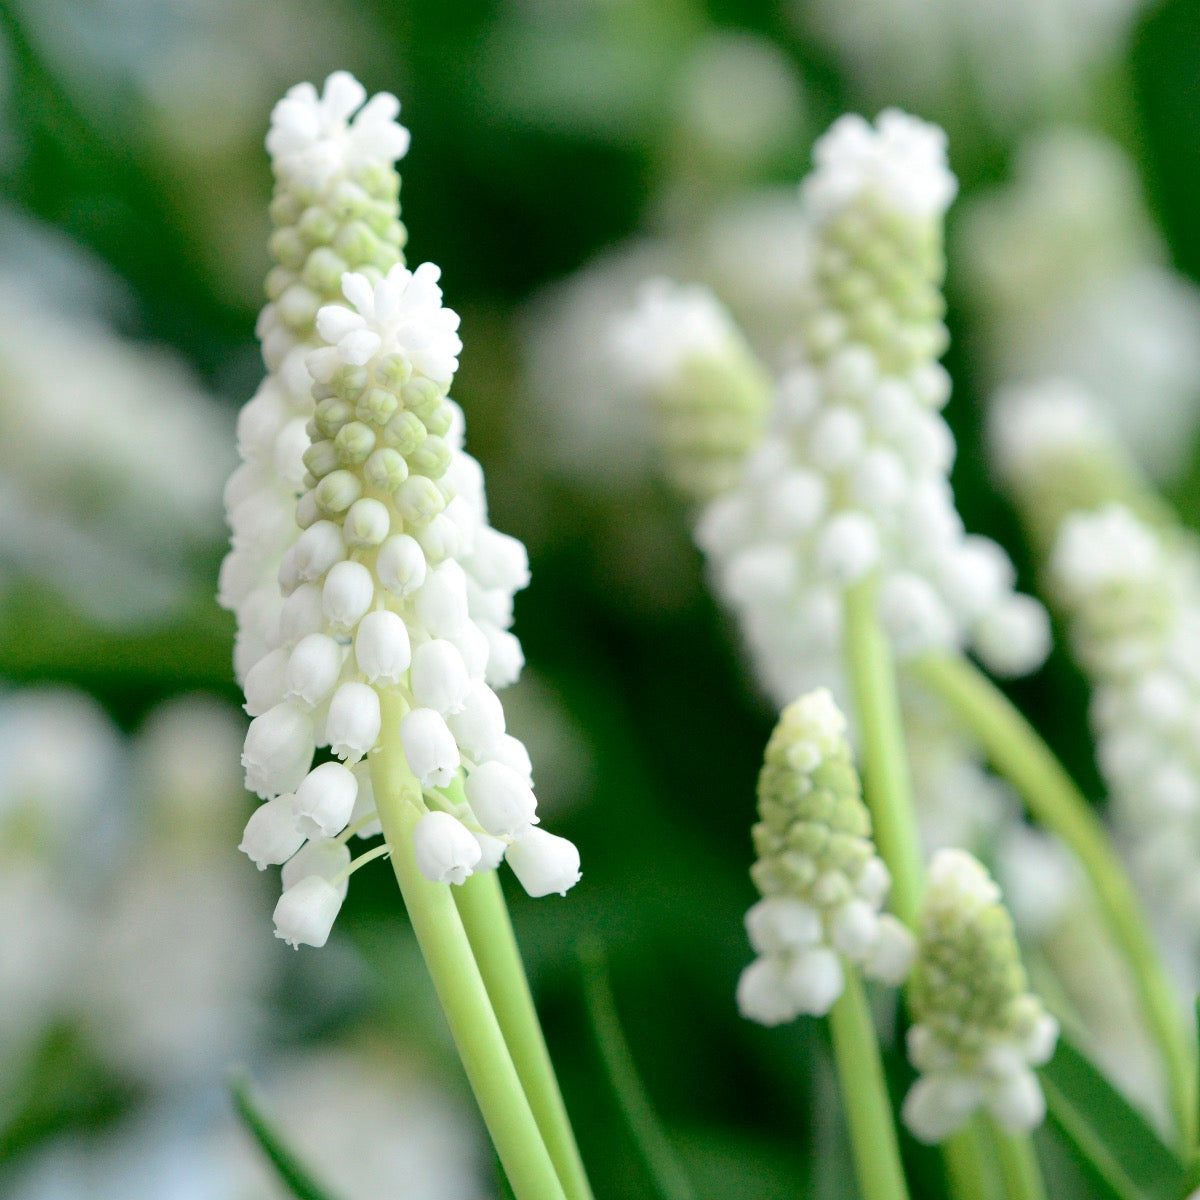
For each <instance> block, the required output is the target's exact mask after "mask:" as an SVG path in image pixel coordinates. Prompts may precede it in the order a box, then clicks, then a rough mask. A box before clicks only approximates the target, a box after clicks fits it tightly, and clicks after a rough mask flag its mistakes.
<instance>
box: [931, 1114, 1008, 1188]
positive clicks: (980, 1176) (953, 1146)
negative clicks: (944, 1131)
mask: <svg viewBox="0 0 1200 1200" xmlns="http://www.w3.org/2000/svg"><path fill="white" fill-rule="evenodd" d="M981 1134H982V1131H981V1129H980V1123H979V1120H978V1119H977V1118H975V1119H972V1120H971V1121H970V1122H968V1123H967V1124H966V1125H965V1126H964V1127H963V1128H962V1129H960V1130H959V1131H958V1132H957V1133H952V1134H951V1135H950V1136H949V1137H948V1138H946V1140H945V1141H944V1142H942V1144H941V1146H940V1147H939V1148H940V1149H941V1152H942V1162H943V1164H944V1165H945V1168H946V1185H947V1187H948V1189H949V1192H950V1195H951V1197H953V1200H995V1194H996V1193H995V1187H994V1184H995V1179H994V1178H993V1176H992V1172H991V1170H990V1164H989V1163H988V1160H987V1157H986V1156H985V1155H984V1152H983V1145H982V1142H981Z"/></svg>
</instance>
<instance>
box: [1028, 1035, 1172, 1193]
mask: <svg viewBox="0 0 1200 1200" xmlns="http://www.w3.org/2000/svg"><path fill="white" fill-rule="evenodd" d="M1042 1086H1043V1088H1044V1089H1045V1092H1046V1102H1047V1105H1048V1107H1049V1113H1050V1121H1051V1123H1052V1124H1053V1126H1054V1127H1055V1128H1056V1129H1057V1130H1058V1132H1059V1134H1061V1136H1062V1138H1063V1140H1064V1141H1065V1142H1066V1143H1067V1146H1068V1148H1069V1149H1070V1150H1071V1152H1072V1154H1073V1156H1074V1157H1075V1158H1077V1159H1078V1161H1079V1162H1080V1164H1081V1166H1082V1167H1083V1168H1084V1169H1085V1170H1086V1171H1087V1173H1088V1175H1089V1176H1091V1178H1092V1179H1093V1181H1094V1183H1095V1184H1096V1185H1097V1186H1098V1187H1099V1188H1100V1189H1101V1192H1102V1194H1103V1196H1104V1197H1105V1200H1178V1198H1179V1197H1180V1196H1182V1195H1183V1194H1184V1184H1185V1178H1184V1170H1183V1167H1182V1165H1181V1164H1180V1162H1179V1160H1178V1159H1177V1158H1176V1157H1175V1155H1174V1154H1173V1153H1172V1152H1171V1151H1170V1150H1169V1149H1168V1148H1167V1147H1166V1146H1165V1145H1164V1144H1163V1142H1162V1139H1161V1138H1159V1136H1158V1134H1157V1133H1155V1132H1154V1130H1153V1129H1152V1128H1151V1127H1150V1125H1149V1123H1148V1122H1147V1121H1146V1118H1145V1117H1143V1116H1142V1114H1141V1113H1139V1112H1138V1111H1137V1109H1135V1108H1133V1107H1132V1106H1131V1105H1130V1104H1129V1102H1128V1101H1127V1100H1126V1099H1125V1098H1124V1097H1123V1096H1122V1095H1121V1094H1120V1093H1119V1092H1118V1091H1117V1090H1116V1089H1115V1088H1114V1087H1113V1086H1112V1085H1111V1084H1110V1083H1109V1082H1108V1080H1106V1079H1105V1078H1104V1076H1103V1075H1101V1074H1100V1072H1099V1071H1097V1070H1096V1068H1095V1067H1093V1066H1092V1064H1091V1063H1090V1062H1089V1061H1088V1060H1087V1059H1086V1058H1085V1057H1084V1055H1083V1054H1082V1053H1081V1052H1080V1051H1079V1050H1078V1049H1077V1048H1076V1047H1075V1046H1073V1045H1072V1044H1071V1043H1070V1041H1068V1040H1067V1039H1066V1038H1060V1039H1059V1043H1058V1049H1057V1051H1056V1052H1055V1055H1054V1058H1053V1059H1051V1061H1050V1062H1049V1063H1048V1064H1047V1066H1046V1067H1045V1068H1044V1069H1043V1071H1042Z"/></svg>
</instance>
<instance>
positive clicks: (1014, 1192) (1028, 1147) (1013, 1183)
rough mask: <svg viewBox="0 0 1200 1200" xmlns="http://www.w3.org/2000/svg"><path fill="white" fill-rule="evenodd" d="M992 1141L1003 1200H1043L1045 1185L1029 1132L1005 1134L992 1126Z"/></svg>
mask: <svg viewBox="0 0 1200 1200" xmlns="http://www.w3.org/2000/svg"><path fill="white" fill-rule="evenodd" d="M992 1141H993V1142H994V1144H995V1147H996V1163H997V1165H998V1166H999V1168H1000V1178H1001V1179H1002V1180H1003V1181H1004V1200H1046V1185H1045V1184H1044V1183H1043V1182H1042V1171H1041V1168H1040V1167H1039V1166H1038V1160H1037V1155H1036V1154H1035V1153H1034V1151H1033V1140H1032V1139H1031V1138H1030V1137H1029V1135H1028V1134H1012V1133H1005V1132H1004V1130H1002V1129H997V1128H995V1127H994V1126H993V1128H992Z"/></svg>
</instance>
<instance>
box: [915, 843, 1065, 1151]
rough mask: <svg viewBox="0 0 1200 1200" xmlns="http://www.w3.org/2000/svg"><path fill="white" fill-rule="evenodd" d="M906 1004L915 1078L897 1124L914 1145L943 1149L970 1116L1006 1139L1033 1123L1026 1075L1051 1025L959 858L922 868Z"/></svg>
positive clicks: (1042, 1053) (980, 881)
mask: <svg viewBox="0 0 1200 1200" xmlns="http://www.w3.org/2000/svg"><path fill="white" fill-rule="evenodd" d="M909 1004H910V1007H911V1011H912V1016H913V1024H912V1026H911V1027H910V1028H909V1031H908V1054H909V1058H910V1060H911V1061H912V1064H913V1066H915V1067H916V1068H917V1070H918V1071H919V1072H920V1078H919V1079H918V1080H917V1082H916V1083H914V1084H913V1086H912V1088H911V1089H910V1090H909V1093H908V1096H907V1097H906V1098H905V1101H904V1108H903V1117H904V1122H905V1124H906V1125H907V1126H908V1127H909V1129H910V1130H911V1131H912V1133H913V1135H914V1136H915V1137H917V1138H919V1139H920V1140H921V1141H923V1142H930V1143H933V1142H940V1141H943V1140H944V1139H945V1138H947V1137H949V1136H950V1134H952V1133H954V1132H955V1131H956V1130H958V1129H960V1128H961V1127H962V1126H963V1125H964V1124H966V1122H967V1121H968V1120H970V1118H971V1116H972V1115H973V1114H974V1113H975V1112H976V1111H977V1110H978V1109H980V1108H986V1109H987V1110H988V1111H989V1112H990V1113H991V1114H992V1116H993V1117H995V1118H996V1120H997V1121H998V1122H999V1123H1000V1125H1001V1126H1003V1127H1004V1128H1005V1129H1007V1130H1010V1131H1011V1132H1014V1133H1016V1132H1025V1131H1027V1130H1030V1129H1033V1128H1034V1127H1035V1126H1037V1125H1039V1124H1040V1123H1041V1121H1042V1118H1043V1116H1044V1115H1045V1111H1046V1102H1045V1098H1044V1097H1043V1095H1042V1091H1041V1087H1040V1086H1039V1084H1038V1082H1037V1077H1036V1075H1035V1074H1034V1073H1033V1069H1032V1068H1034V1067H1039V1066H1042V1065H1043V1064H1045V1063H1046V1062H1048V1061H1049V1059H1050V1057H1051V1055H1052V1054H1053V1053H1054V1046H1055V1043H1056V1041H1057V1038H1058V1023H1057V1022H1056V1021H1055V1020H1054V1018H1053V1017H1052V1016H1050V1015H1049V1014H1048V1013H1047V1012H1046V1010H1045V1008H1044V1007H1043V1005H1042V1003H1041V1001H1040V1000H1038V998H1037V997H1036V996H1034V995H1033V994H1032V993H1031V992H1030V991H1029V987H1028V981H1027V979H1026V976H1025V970H1024V968H1023V967H1022V966H1021V960H1020V955H1019V953H1018V950H1017V941H1016V937H1015V935H1014V933H1013V927H1012V920H1011V918H1010V917H1009V915H1008V912H1007V910H1006V909H1005V908H1004V905H1003V904H1002V902H1001V899H1000V889H999V888H998V887H996V885H995V883H993V882H992V880H991V878H990V876H989V875H988V873H987V871H986V870H984V868H983V867H982V866H981V865H980V864H979V862H978V861H977V860H976V859H974V858H972V856H971V855H970V854H968V853H966V851H964V850H940V851H938V853H937V854H936V855H935V856H934V858H933V862H932V863H931V864H930V868H929V886H928V890H927V893H926V897H925V911H924V915H923V917H922V921H921V929H920V940H919V944H918V949H917V961H916V964H915V966H914V968H913V974H912V979H911V981H910V983H909Z"/></svg>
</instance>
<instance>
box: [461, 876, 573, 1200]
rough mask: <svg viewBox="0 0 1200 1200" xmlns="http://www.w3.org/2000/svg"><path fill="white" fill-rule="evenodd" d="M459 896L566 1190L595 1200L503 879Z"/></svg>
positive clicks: (474, 882)
mask: <svg viewBox="0 0 1200 1200" xmlns="http://www.w3.org/2000/svg"><path fill="white" fill-rule="evenodd" d="M454 898H455V902H456V903H457V905H458V913H459V916H460V917H461V918H462V923H463V927H464V928H465V929H466V931H467V937H468V939H469V940H470V943H471V949H472V950H473V951H474V952H475V961H476V962H477V963H478V964H479V971H480V973H481V974H482V976H483V982H484V984H485V985H486V987H487V990H488V995H489V996H490V997H491V999H492V1005H493V1007H494V1008H495V1011H496V1017H497V1018H498V1020H499V1022H500V1029H501V1031H502V1032H503V1034H504V1040H505V1041H506V1042H507V1043H508V1049H509V1053H510V1054H511V1055H512V1058H513V1062H514V1063H515V1064H516V1068H517V1074H518V1075H519V1076H520V1079H521V1083H522V1085H523V1086H524V1088H525V1094H526V1095H527V1096H528V1097H529V1105H530V1107H531V1108H532V1109H533V1115H534V1118H535V1119H536V1120H537V1124H538V1128H539V1129H540V1130H541V1131H542V1137H543V1138H544V1139H545V1142H546V1148H547V1149H548V1150H549V1152H550V1157H551V1159H552V1160H553V1162H554V1167H555V1170H557V1172H558V1177H559V1179H561V1180H562V1185H563V1190H564V1191H565V1192H566V1194H567V1198H568V1200H592V1189H591V1187H590V1185H589V1184H588V1179H587V1173H586V1172H585V1171H584V1167H583V1160H582V1158H580V1156H579V1147H578V1146H577V1145H576V1144H575V1134H574V1132H573V1131H572V1129H571V1119H570V1117H569V1116H568V1115H567V1108H566V1105H565V1104H564V1103H563V1098H562V1092H561V1091H560V1090H559V1087H558V1080H557V1079H556V1078H555V1075H554V1066H553V1064H552V1063H551V1061H550V1052H549V1050H548V1049H547V1048H546V1039H545V1037H544V1036H543V1034H542V1026H541V1023H540V1022H539V1021H538V1015H537V1009H536V1008H535V1007H534V1003H533V996H532V994H531V993H530V991H529V982H528V980H527V979H526V977H525V968H524V966H523V965H522V963H521V952H520V950H519V949H518V947H517V939H516V938H515V936H514V935H513V927H512V921H511V920H510V919H509V915H508V908H507V906H506V905H505V903H504V893H503V892H502V891H501V890H500V879H499V876H498V875H497V874H496V872H495V871H483V872H480V873H478V874H475V875H472V876H471V877H470V878H469V879H468V880H467V881H466V882H465V883H464V884H463V885H462V886H461V887H457V888H455V889H454Z"/></svg>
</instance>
